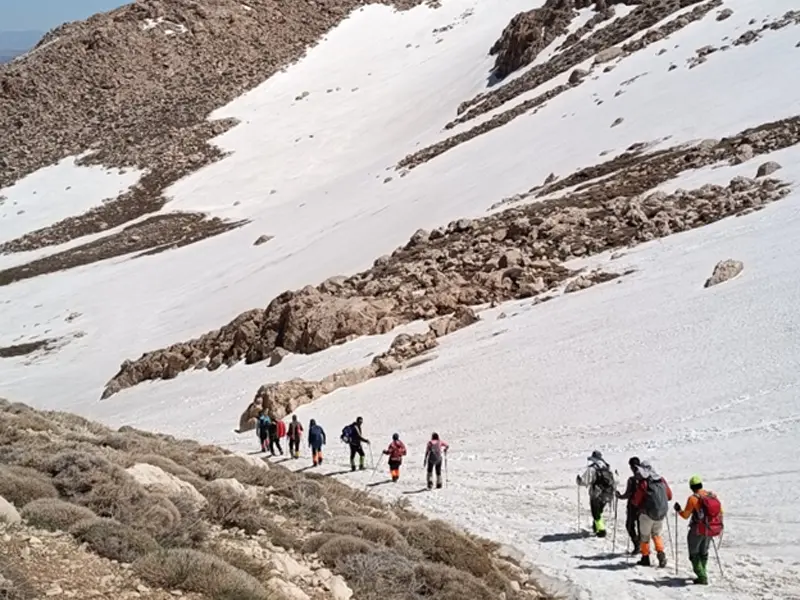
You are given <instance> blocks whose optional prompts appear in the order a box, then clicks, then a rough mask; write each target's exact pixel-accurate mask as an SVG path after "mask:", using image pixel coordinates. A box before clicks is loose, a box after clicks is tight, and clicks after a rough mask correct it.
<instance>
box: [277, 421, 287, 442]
mask: <svg viewBox="0 0 800 600" xmlns="http://www.w3.org/2000/svg"><path fill="white" fill-rule="evenodd" d="M285 435H286V423H284V422H283V421H278V437H279V438H282V437H284V436H285Z"/></svg>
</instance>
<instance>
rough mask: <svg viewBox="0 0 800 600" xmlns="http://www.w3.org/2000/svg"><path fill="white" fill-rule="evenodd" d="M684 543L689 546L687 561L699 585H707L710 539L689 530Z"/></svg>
mask: <svg viewBox="0 0 800 600" xmlns="http://www.w3.org/2000/svg"><path fill="white" fill-rule="evenodd" d="M686 542H687V544H688V546H689V561H691V563H692V570H693V571H694V574H695V575H697V579H698V580H699V582H700V583H708V570H707V568H708V550H709V548H710V547H711V538H710V537H707V536H705V535H698V534H697V533H695V532H694V531H692V530H691V529H690V530H689V535H688V536H687V538H686Z"/></svg>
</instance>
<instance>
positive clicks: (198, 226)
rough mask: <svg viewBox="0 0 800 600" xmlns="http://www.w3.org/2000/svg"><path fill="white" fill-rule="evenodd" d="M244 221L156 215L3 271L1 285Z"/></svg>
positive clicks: (171, 244) (184, 240) (181, 241)
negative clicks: (98, 237)
mask: <svg viewBox="0 0 800 600" xmlns="http://www.w3.org/2000/svg"><path fill="white" fill-rule="evenodd" d="M244 223H245V222H244V221H223V220H222V219H218V218H216V217H215V218H208V217H207V216H206V215H203V214H200V213H178V212H175V213H165V214H160V215H155V216H152V217H148V218H147V219H145V220H143V221H139V222H137V223H134V224H132V225H129V226H128V227H125V228H124V229H122V230H121V231H119V232H117V233H114V234H112V235H108V236H106V237H104V238H101V239H99V240H95V241H93V242H89V243H87V244H83V245H82V246H78V247H75V248H70V249H69V250H64V251H63V252H57V253H55V254H51V255H49V256H45V257H44V258H40V259H37V260H34V261H31V262H29V263H25V264H23V265H18V266H16V267H11V268H8V269H5V270H3V271H0V286H4V285H9V284H11V283H14V282H15V281H22V280H25V279H30V278H31V277H37V276H39V275H45V274H47V273H55V272H57V271H63V270H66V269H73V268H75V267H81V266H84V265H88V264H92V263H94V262H98V261H101V260H106V259H109V258H114V257H116V256H122V255H125V254H131V253H135V252H138V253H139V254H138V255H137V256H148V255H151V254H158V253H159V252H164V251H165V250H170V249H173V248H180V247H182V246H188V245H189V244H193V243H195V242H199V241H201V240H204V239H206V238H209V237H212V236H215V235H219V234H221V233H224V232H226V231H230V230H231V229H234V228H236V227H240V226H241V225H243V224H244Z"/></svg>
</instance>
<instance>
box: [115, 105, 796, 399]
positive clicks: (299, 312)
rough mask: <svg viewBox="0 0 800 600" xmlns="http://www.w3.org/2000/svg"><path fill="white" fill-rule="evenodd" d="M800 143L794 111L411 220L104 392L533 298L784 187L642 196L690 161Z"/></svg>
mask: <svg viewBox="0 0 800 600" xmlns="http://www.w3.org/2000/svg"><path fill="white" fill-rule="evenodd" d="M799 142H800V117H793V118H791V119H785V120H782V121H777V122H774V123H766V124H764V125H762V126H760V127H757V128H753V129H749V130H746V131H744V132H742V133H740V134H738V135H735V136H731V137H729V138H725V139H723V140H720V141H717V140H710V141H706V142H702V143H700V144H698V145H695V146H688V145H686V146H677V147H673V148H669V149H665V150H659V151H656V152H653V153H651V154H644V153H641V151H638V152H637V151H636V149H634V151H631V152H627V153H625V154H623V155H621V156H619V157H617V158H615V159H613V160H610V161H607V162H605V163H601V164H600V165H596V166H592V167H588V168H586V169H582V170H581V171H578V172H577V173H573V174H572V175H570V176H568V177H565V178H562V179H555V180H551V182H550V183H549V184H548V185H546V186H544V187H543V188H538V191H537V194H538V195H539V196H546V195H549V194H551V193H553V192H556V191H560V190H567V189H568V188H573V187H576V189H575V190H572V191H570V192H569V193H565V194H564V195H562V196H561V197H559V198H555V199H549V200H547V199H546V200H543V201H541V202H536V203H533V204H530V205H526V206H520V207H515V208H510V209H507V210H505V211H502V212H497V213H494V214H491V215H489V216H487V217H484V218H482V219H475V220H472V219H460V220H458V221H453V222H451V223H450V224H448V225H447V226H446V227H441V228H438V229H435V230H433V231H424V230H419V231H417V232H416V233H415V234H414V235H413V236H411V239H410V240H409V242H408V243H407V244H406V245H405V246H403V247H401V248H398V249H396V250H395V251H394V252H393V253H392V254H391V255H387V256H383V257H380V258H378V259H377V260H376V261H375V263H374V265H373V267H372V268H370V269H368V270H366V271H364V272H361V273H358V274H356V275H353V276H351V277H345V276H340V277H332V278H330V279H328V280H327V281H325V282H323V283H322V284H320V285H319V286H317V287H312V286H307V287H305V288H303V289H301V290H297V291H291V292H284V293H283V294H281V295H280V296H278V297H277V298H275V299H274V300H273V301H272V302H271V303H270V304H269V305H268V306H267V307H266V308H265V309H254V310H251V311H248V312H246V313H243V314H241V315H239V316H238V317H237V318H236V319H234V320H233V321H232V322H231V323H229V324H228V325H225V326H224V327H222V328H220V329H218V330H215V331H212V332H209V333H207V334H205V335H203V336H201V337H199V338H196V339H194V340H191V341H188V342H184V343H178V344H174V345H172V346H170V347H168V348H165V349H162V350H156V351H154V352H148V353H146V354H144V355H142V356H141V357H140V358H139V359H137V360H129V361H125V362H124V363H123V364H122V365H121V366H120V370H119V372H118V373H117V374H116V375H115V376H114V377H113V378H112V379H111V380H110V381H109V382H108V384H107V386H106V388H105V390H104V392H103V398H107V397H109V396H111V395H113V394H115V393H117V392H119V391H120V390H122V389H125V388H127V387H130V386H133V385H136V384H138V383H140V382H142V381H146V380H150V379H171V378H174V377H177V376H178V375H179V374H180V373H181V372H183V371H186V370H188V369H192V368H207V369H210V370H214V369H217V368H219V367H221V366H222V365H223V364H224V365H229V366H230V365H233V364H235V363H237V362H239V361H242V360H244V361H245V362H246V363H254V362H259V361H262V360H267V359H271V357H272V355H273V352H274V351H275V350H276V349H277V348H282V349H283V350H284V351H289V352H297V353H305V354H311V353H314V352H318V351H320V350H324V349H326V348H329V347H331V346H333V345H335V344H341V343H345V342H347V341H349V340H352V339H354V338H356V337H359V336H362V335H373V334H379V333H387V332H389V331H391V330H392V329H393V328H394V327H396V326H398V325H400V324H403V323H408V322H411V321H415V320H419V319H432V318H434V317H437V316H441V315H447V314H451V313H454V312H456V311H458V310H459V309H460V308H463V307H470V306H476V305H480V304H485V303H490V302H500V301H505V300H511V299H521V298H528V297H533V296H537V295H539V294H542V293H543V292H546V291H548V290H552V289H555V288H557V287H559V286H560V285H561V284H562V283H563V282H565V281H566V280H567V279H569V278H570V277H571V276H573V275H574V273H573V272H572V271H571V270H570V269H568V268H566V267H565V266H564V264H563V263H564V262H565V261H567V260H570V259H572V258H575V257H581V256H587V255H591V254H595V253H598V252H602V251H605V250H611V249H615V248H619V247H623V246H627V245H631V244H636V243H640V242H644V241H648V240H652V239H654V238H657V237H662V236H666V235H670V234H672V233H675V232H679V231H685V230H687V229H692V228H694V227H699V226H702V225H705V224H707V223H711V222H713V221H716V220H719V219H722V218H725V217H728V216H733V215H736V214H742V213H744V212H747V211H750V210H756V209H758V208H760V207H762V206H763V205H765V204H767V203H769V202H772V201H774V200H777V199H779V198H781V197H783V195H785V194H786V193H788V191H787V190H786V189H785V187H784V186H783V185H781V184H780V183H779V182H778V181H777V180H775V179H763V178H762V179H758V180H751V179H746V178H736V179H734V180H733V181H731V184H730V185H729V186H727V187H723V186H703V187H702V188H700V189H697V190H691V191H683V190H679V191H677V192H675V193H673V194H664V193H660V192H656V193H653V194H650V195H647V196H645V194H646V193H647V192H648V191H649V190H652V189H653V188H655V187H657V186H658V185H660V184H662V183H664V182H666V181H669V180H670V179H673V178H674V177H675V176H677V175H678V174H679V173H681V172H682V171H684V170H686V169H691V168H699V167H702V166H707V165H710V164H714V163H719V162H721V161H724V160H728V161H730V162H732V163H738V162H742V161H744V160H749V159H750V158H753V157H754V156H755V155H758V154H765V153H768V152H773V151H775V150H779V149H781V148H786V147H789V146H793V145H795V144H797V143H799ZM642 147H644V145H642ZM754 175H755V173H754Z"/></svg>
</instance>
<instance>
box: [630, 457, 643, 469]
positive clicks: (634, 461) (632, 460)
mask: <svg viewBox="0 0 800 600" xmlns="http://www.w3.org/2000/svg"><path fill="white" fill-rule="evenodd" d="M640 464H641V462H640V461H639V457H638V456H631V458H630V460H629V461H628V466H630V467H631V468H633V467H638V466H639V465H640Z"/></svg>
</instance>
